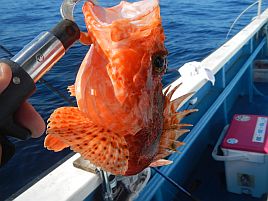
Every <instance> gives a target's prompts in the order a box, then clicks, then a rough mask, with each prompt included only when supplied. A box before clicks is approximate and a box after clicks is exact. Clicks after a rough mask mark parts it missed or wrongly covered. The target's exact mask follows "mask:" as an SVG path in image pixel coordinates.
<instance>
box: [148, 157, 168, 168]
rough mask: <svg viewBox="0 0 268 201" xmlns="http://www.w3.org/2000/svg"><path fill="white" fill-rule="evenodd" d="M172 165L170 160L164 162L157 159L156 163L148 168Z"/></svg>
mask: <svg viewBox="0 0 268 201" xmlns="http://www.w3.org/2000/svg"><path fill="white" fill-rule="evenodd" d="M171 163H173V161H170V160H165V159H159V160H157V161H154V162H152V163H151V164H150V167H159V166H164V165H170V164H171Z"/></svg>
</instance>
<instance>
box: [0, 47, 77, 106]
mask: <svg viewBox="0 0 268 201" xmlns="http://www.w3.org/2000/svg"><path fill="white" fill-rule="evenodd" d="M0 49H2V50H3V51H4V52H6V53H7V54H8V55H9V56H10V57H13V56H14V54H13V53H12V52H11V51H10V50H9V49H7V48H6V47H5V46H3V45H0ZM38 82H39V83H41V84H44V85H45V86H46V87H47V88H48V89H49V90H50V91H52V92H53V93H54V94H56V95H58V96H59V97H61V98H62V99H63V100H65V101H66V102H67V103H68V104H69V105H71V106H76V105H75V104H74V103H73V101H72V100H70V99H69V98H67V97H66V95H64V94H63V93H62V92H60V91H59V90H58V89H57V88H56V87H54V86H53V85H52V84H50V83H49V82H48V81H46V80H45V79H44V78H40V79H39V81H38Z"/></svg>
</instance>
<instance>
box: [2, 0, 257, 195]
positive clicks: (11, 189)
mask: <svg viewBox="0 0 268 201" xmlns="http://www.w3.org/2000/svg"><path fill="white" fill-rule="evenodd" d="M98 2H99V3H100V4H101V5H103V6H112V5H115V4H117V3H118V2H119V0H98ZM252 3H254V1H252V0H227V1H226V0H198V1H197V0H196V1H192V0H161V2H160V5H161V15H162V20H163V26H164V29H165V35H166V46H167V49H168V50H169V56H168V62H169V69H168V71H167V74H166V75H165V76H164V78H163V83H164V84H165V85H166V84H168V83H170V82H172V81H173V80H175V79H177V78H178V77H179V73H178V72H177V69H178V68H179V67H180V66H182V65H183V64H184V63H186V62H190V61H200V60H202V59H203V58H205V57H206V56H208V55H209V54H210V53H211V52H213V51H214V50H215V49H216V48H218V47H219V46H220V45H222V44H223V43H224V42H225V41H226V35H227V33H228V30H229V28H230V26H231V24H232V23H233V21H234V20H235V18H236V17H237V16H238V15H239V14H240V13H241V12H242V11H243V10H244V9H245V8H247V7H248V6H249V5H250V4H252ZM60 5H61V1H60V0H41V1H37V0H34V1H28V0H8V1H6V0H0V45H2V46H4V47H5V48H7V49H8V50H9V51H11V52H12V53H14V54H16V53H17V52H18V51H19V50H21V49H22V48H23V47H24V46H25V45H26V44H27V43H29V42H30V41H31V40H32V39H33V38H34V37H36V36H37V35H39V33H41V32H43V31H47V30H50V29H51V28H52V27H53V26H54V25H56V24H57V22H59V20H61V16H60V11H59V8H60ZM256 14H257V6H254V7H253V8H252V9H250V10H249V11H248V12H247V13H246V14H245V15H243V16H242V17H241V19H239V20H238V22H237V24H236V25H235V26H234V29H233V30H232V31H231V35H230V37H231V36H233V35H234V34H235V33H237V32H238V31H239V30H240V29H241V28H243V27H244V26H245V25H246V24H247V23H249V22H250V21H251V20H252V18H253V17H254V16H256ZM75 19H76V21H77V22H78V24H79V26H80V27H81V29H85V28H84V27H85V26H84V23H83V15H82V12H81V5H79V6H78V7H77V8H76V10H75ZM87 50H88V47H87V46H83V45H81V44H79V43H76V44H75V45H74V46H73V47H72V48H71V49H70V50H69V51H68V52H67V54H66V55H65V56H64V57H63V58H62V59H61V60H60V61H59V62H58V63H57V64H56V65H55V66H54V68H53V69H52V70H51V71H50V72H48V73H47V74H46V75H45V76H44V79H45V80H47V81H48V82H49V83H50V84H51V85H53V87H54V88H56V89H57V90H59V91H60V92H61V93H62V94H64V95H65V96H67V97H69V94H68V92H67V90H66V88H67V86H69V85H72V84H73V83H74V80H75V76H76V73H77V71H78V69H79V66H80V63H81V61H82V60H83V57H84V56H85V54H86V52H87ZM9 57H10V56H9V54H7V52H5V51H3V50H2V49H0V58H9ZM29 101H30V102H31V103H32V104H33V105H34V106H35V108H36V109H37V111H38V112H39V113H40V114H41V115H42V117H43V118H44V119H45V120H47V119H48V117H49V115H50V114H51V113H52V112H53V110H54V109H55V108H58V107H60V106H67V105H68V103H67V102H66V101H64V100H63V99H62V98H61V97H60V96H59V95H57V94H56V93H55V92H53V91H51V90H50V89H48V88H47V87H46V86H45V85H44V84H42V83H37V91H36V92H35V94H34V95H33V96H32V97H31V98H30V100H29ZM0 113H1V111H0ZM12 141H13V143H14V144H15V145H16V154H15V155H14V157H13V158H12V160H10V161H9V163H8V164H6V165H5V166H4V167H3V168H1V169H0V200H5V199H8V198H9V197H10V196H11V195H13V194H14V193H16V192H17V191H19V190H20V189H21V188H23V187H25V186H26V185H27V184H29V183H30V182H31V181H32V180H34V179H36V178H38V177H40V175H42V174H43V173H44V172H45V171H46V170H48V169H49V168H51V167H52V166H53V165H54V164H56V163H57V162H58V161H60V160H61V159H63V158H64V157H65V156H67V155H68V154H69V153H70V151H69V150H68V149H66V150H64V151H62V152H59V153H54V152H51V151H48V150H46V149H44V148H43V141H44V135H43V136H42V137H40V138H38V139H30V140H28V141H19V140H16V139H12ZM63 176H64V175H63Z"/></svg>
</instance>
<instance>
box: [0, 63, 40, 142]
mask: <svg viewBox="0 0 268 201" xmlns="http://www.w3.org/2000/svg"><path fill="white" fill-rule="evenodd" d="M0 62H1V63H6V64H8V65H9V66H10V67H11V70H12V78H11V81H10V83H9V85H8V87H7V88H6V89H5V90H4V92H3V93H1V94H0V135H9V136H13V137H16V138H19V139H21V140H26V139H28V138H29V137H30V136H31V132H30V131H29V130H28V129H27V128H24V127H23V126H21V125H19V124H18V123H17V122H16V121H15V119H14V114H15V113H16V111H17V110H18V108H19V106H20V105H21V103H22V102H23V101H25V100H26V99H27V98H28V97H29V96H30V95H31V94H32V93H33V92H34V91H35V83H34V81H33V79H32V78H31V77H30V76H29V74H28V73H26V72H25V71H24V69H23V68H21V67H20V66H19V65H18V64H17V63H15V62H13V61H11V60H8V59H1V60H0Z"/></svg>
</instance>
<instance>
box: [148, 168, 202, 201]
mask: <svg viewBox="0 0 268 201" xmlns="http://www.w3.org/2000/svg"><path fill="white" fill-rule="evenodd" d="M152 169H153V170H154V171H156V172H157V173H158V174H159V175H161V176H162V177H163V178H164V179H166V180H167V181H168V182H169V183H170V184H172V185H173V186H174V187H175V188H177V189H179V190H180V191H181V192H182V193H183V194H184V195H186V196H187V197H188V198H190V199H191V200H192V201H199V200H198V199H197V198H195V197H194V196H193V195H192V194H191V193H190V192H189V191H187V190H186V189H185V188H183V187H182V186H181V185H179V184H178V183H176V182H175V181H174V180H173V179H171V178H170V177H168V176H166V175H164V174H163V173H162V172H161V171H159V170H158V169H157V168H155V167H152Z"/></svg>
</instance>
